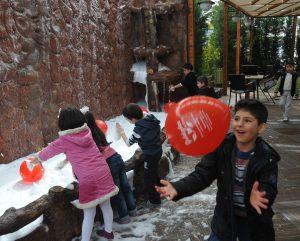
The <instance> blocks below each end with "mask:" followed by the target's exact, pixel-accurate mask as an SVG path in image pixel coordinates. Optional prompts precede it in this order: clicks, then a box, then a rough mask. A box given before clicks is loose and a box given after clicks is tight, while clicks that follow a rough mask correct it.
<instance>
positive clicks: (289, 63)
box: [285, 60, 294, 66]
mask: <svg viewBox="0 0 300 241" xmlns="http://www.w3.org/2000/svg"><path fill="white" fill-rule="evenodd" d="M287 65H289V66H294V62H293V61H291V60H289V61H287V62H286V63H285V66H287Z"/></svg>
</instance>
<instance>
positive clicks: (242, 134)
mask: <svg viewBox="0 0 300 241" xmlns="http://www.w3.org/2000/svg"><path fill="white" fill-rule="evenodd" d="M265 128H266V124H265V123H258V120H257V119H256V118H255V116H253V115H252V114H251V113H250V112H249V111H247V110H244V109H240V110H238V111H237V112H236V113H235V115H234V119H233V123H232V129H233V133H234V135H235V137H236V142H237V146H238V147H239V146H240V145H242V146H244V147H247V146H248V147H249V148H252V146H253V147H254V143H255V141H256V138H257V136H258V135H259V134H261V133H263V132H264V130H265Z"/></svg>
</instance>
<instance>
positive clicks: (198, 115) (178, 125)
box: [165, 96, 230, 156]
mask: <svg viewBox="0 0 300 241" xmlns="http://www.w3.org/2000/svg"><path fill="white" fill-rule="evenodd" d="M229 125H230V109H229V107H228V106H227V105H226V104H224V103H223V102H221V101H219V100H217V99H214V98H211V97H207V96H192V97H188V98H186V99H183V100H182V101H180V102H179V103H178V104H176V106H175V108H171V109H169V112H168V115H167V119H166V125H165V127H166V134H167V137H168V139H169V141H170V144H171V145H172V146H173V147H174V148H175V149H177V150H178V151H179V152H182V153H184V154H187V155H190V156H198V155H204V154H207V153H210V152H212V151H213V150H215V149H216V148H217V147H218V146H219V145H220V144H221V142H222V141H223V139H224V137H225V135H226V133H227V131H228V128H229Z"/></svg>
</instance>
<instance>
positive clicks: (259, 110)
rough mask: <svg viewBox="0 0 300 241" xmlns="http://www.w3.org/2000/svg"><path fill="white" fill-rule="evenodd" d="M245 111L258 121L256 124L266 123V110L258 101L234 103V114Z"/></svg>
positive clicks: (245, 100)
mask: <svg viewBox="0 0 300 241" xmlns="http://www.w3.org/2000/svg"><path fill="white" fill-rule="evenodd" d="M241 109H243V110H246V111H249V112H250V113H251V115H253V116H254V117H255V119H256V120H257V121H258V124H261V123H267V120H268V110H267V108H266V106H265V105H264V104H263V103H261V102H260V101H258V100H253V99H250V100H247V99H243V100H240V101H239V102H237V103H236V105H235V107H234V113H236V112H237V111H238V110H241Z"/></svg>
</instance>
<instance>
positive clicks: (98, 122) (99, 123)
mask: <svg viewBox="0 0 300 241" xmlns="http://www.w3.org/2000/svg"><path fill="white" fill-rule="evenodd" d="M96 125H97V126H98V127H99V128H100V129H101V131H103V133H104V134H106V132H107V130H108V125H107V124H106V123H105V122H104V121H102V120H96Z"/></svg>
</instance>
